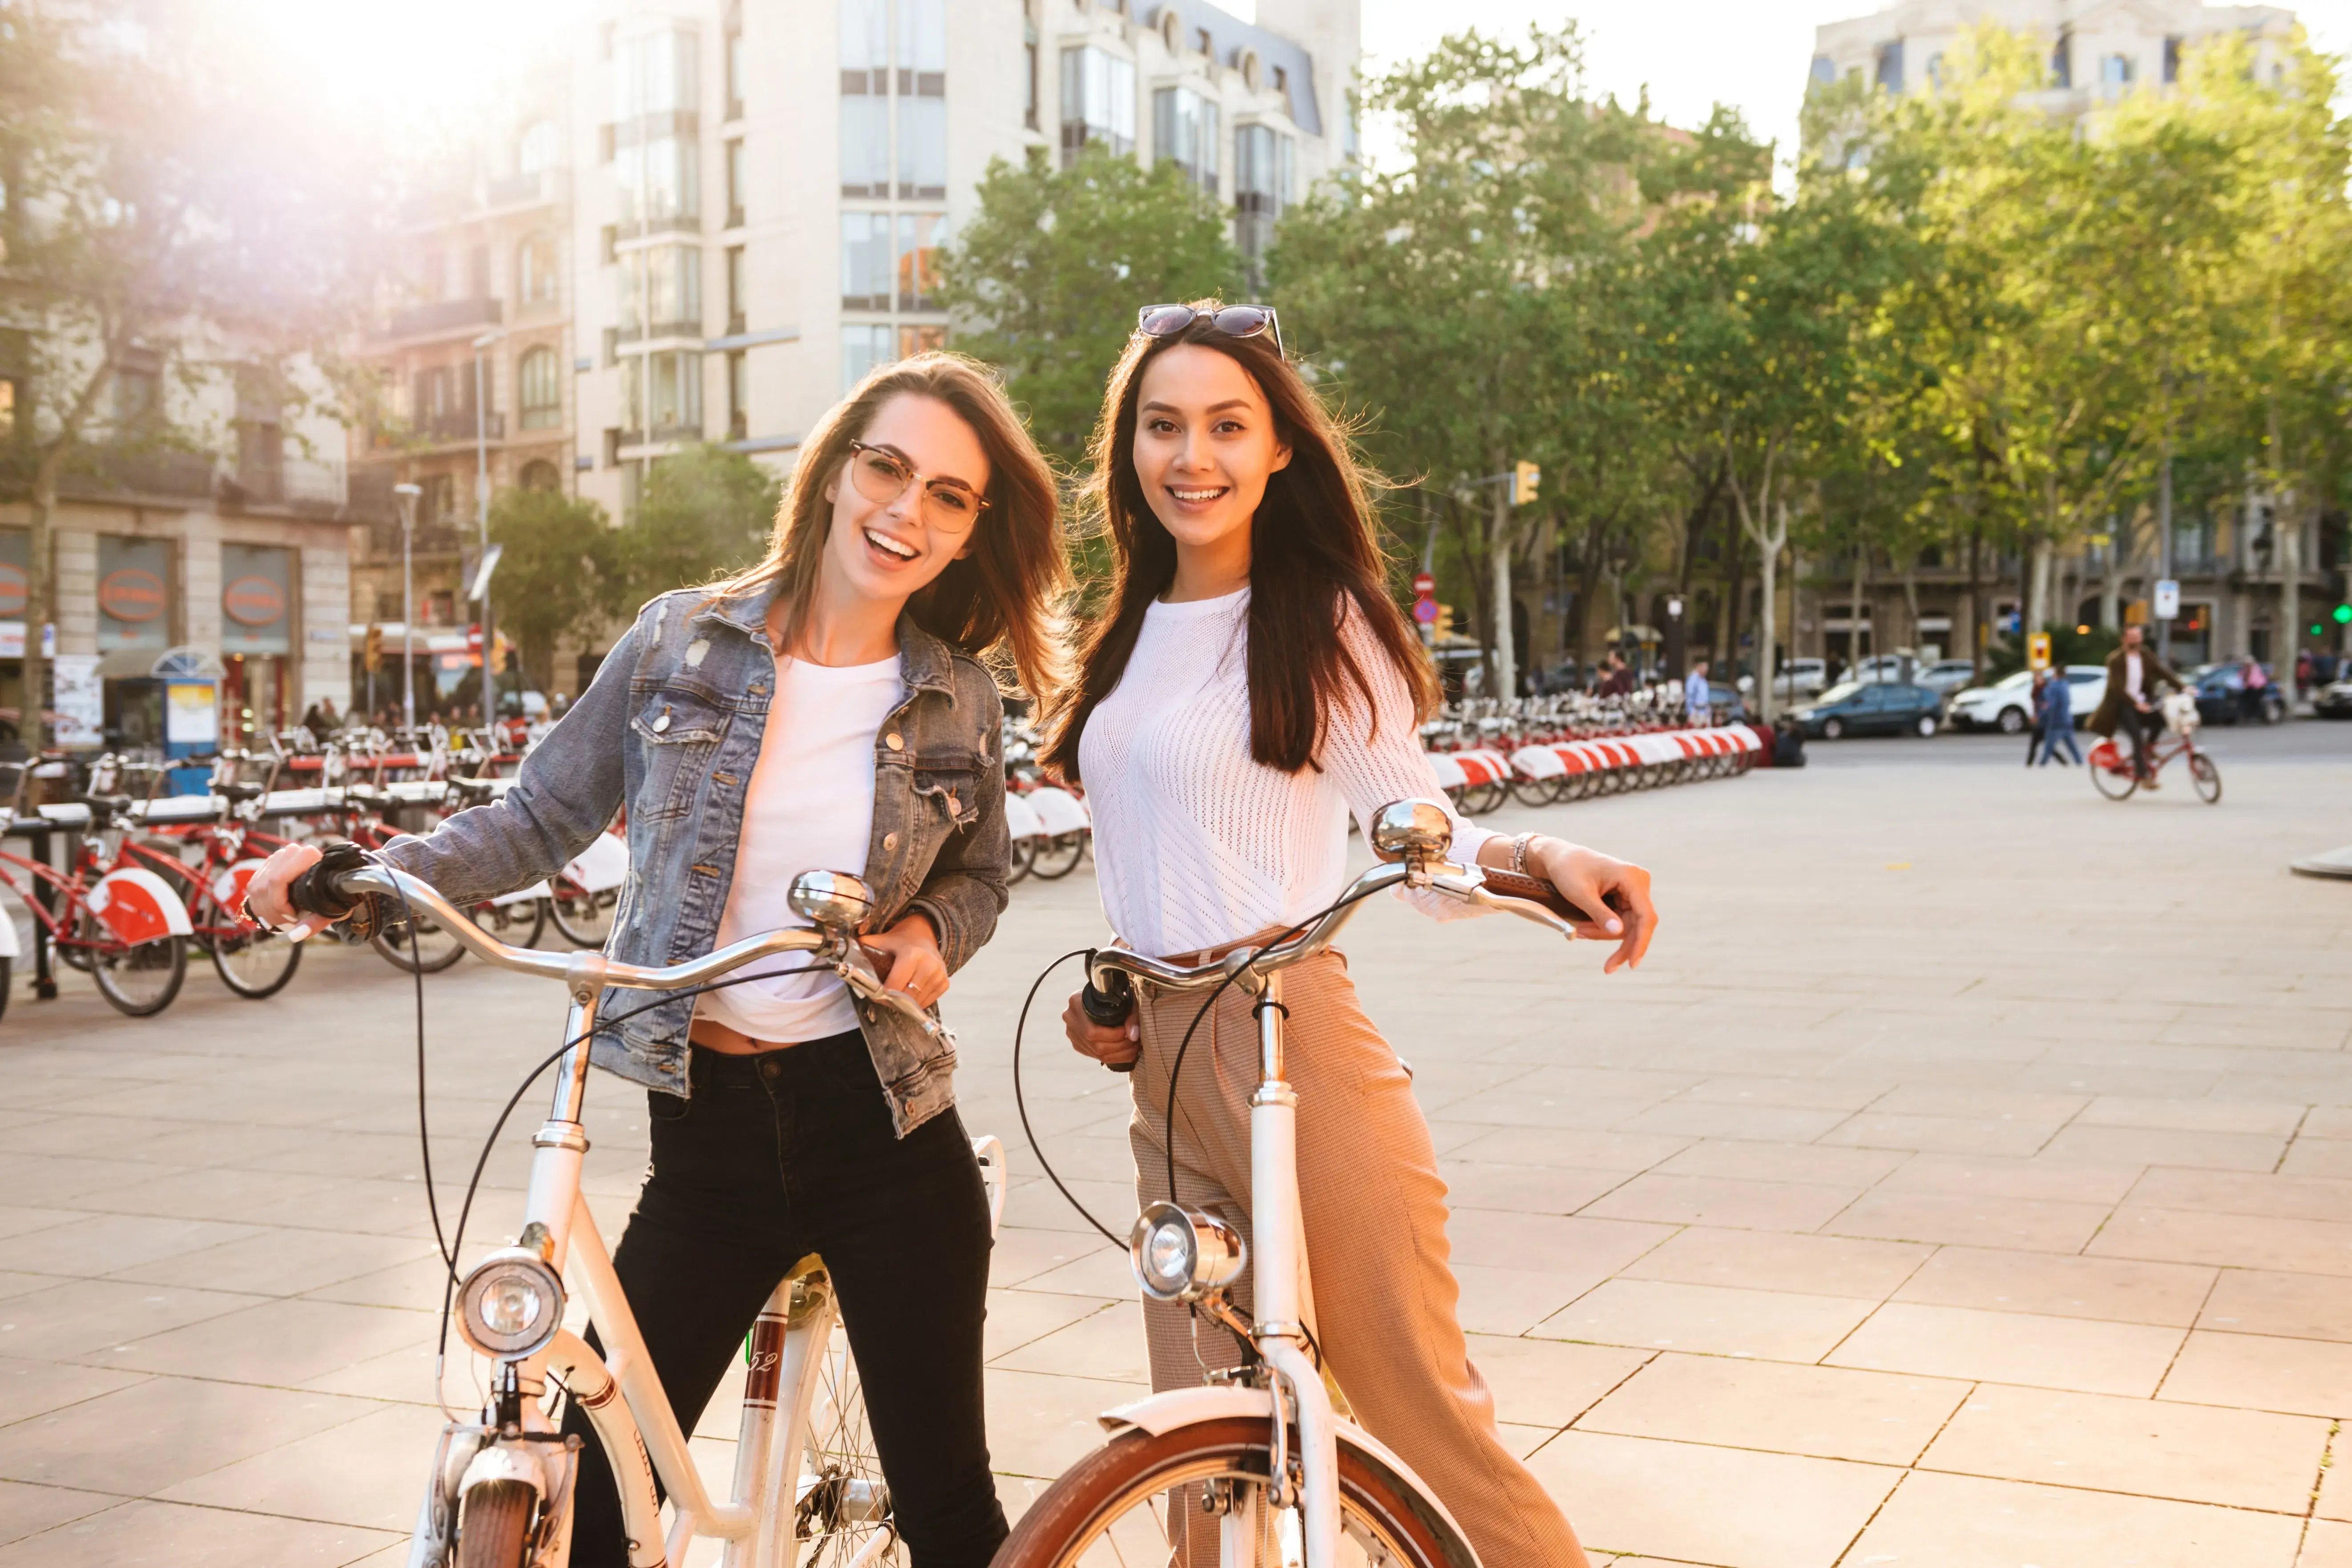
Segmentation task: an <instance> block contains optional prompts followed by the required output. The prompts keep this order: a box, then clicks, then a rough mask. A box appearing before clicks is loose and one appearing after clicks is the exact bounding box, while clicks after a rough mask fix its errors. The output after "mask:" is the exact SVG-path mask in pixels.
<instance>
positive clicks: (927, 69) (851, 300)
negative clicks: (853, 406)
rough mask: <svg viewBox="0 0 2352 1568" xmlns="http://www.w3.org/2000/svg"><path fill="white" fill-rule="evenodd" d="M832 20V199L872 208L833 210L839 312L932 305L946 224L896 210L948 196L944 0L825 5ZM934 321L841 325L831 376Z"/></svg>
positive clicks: (868, 363) (888, 311)
mask: <svg viewBox="0 0 2352 1568" xmlns="http://www.w3.org/2000/svg"><path fill="white" fill-rule="evenodd" d="M836 4H837V5H838V6H839V12H838V15H839V18H840V44H841V52H840V60H839V68H840V80H841V194H842V195H845V196H848V197H852V198H856V199H859V200H861V201H863V202H866V203H871V204H873V205H872V206H870V207H865V208H861V209H855V210H847V211H845V212H843V214H842V215H841V307H842V309H843V310H845V311H857V312H868V311H870V312H872V313H874V314H876V315H877V316H884V317H888V316H892V315H895V314H897V313H898V312H901V311H916V310H923V311H931V310H939V309H940V301H939V265H938V258H939V250H940V245H941V243H942V241H943V238H944V231H945V226H946V219H945V216H944V215H943V214H940V213H938V212H902V211H899V210H898V208H897V207H896V206H895V205H891V204H894V203H898V202H924V203H938V202H940V201H943V200H945V199H946V196H947V191H948V113H947V69H948V15H949V11H948V0H836ZM945 336H946V328H945V326H944V325H943V324H929V323H924V324H910V323H906V322H901V321H887V320H886V321H862V322H860V321H851V322H845V323H844V324H843V326H842V328H841V345H842V346H841V375H842V383H843V384H844V386H845V387H847V386H854V385H856V384H857V383H858V382H859V381H860V380H862V379H863V378H864V377H865V376H866V374H867V373H868V372H870V371H871V370H873V368H874V367H875V366H876V365H878V364H887V363H889V362H890V361H892V360H893V359H896V358H897V357H898V355H899V354H900V353H902V352H914V351H912V350H910V349H905V348H903V347H902V345H903V344H906V343H913V342H932V341H935V340H936V341H944V339H945Z"/></svg>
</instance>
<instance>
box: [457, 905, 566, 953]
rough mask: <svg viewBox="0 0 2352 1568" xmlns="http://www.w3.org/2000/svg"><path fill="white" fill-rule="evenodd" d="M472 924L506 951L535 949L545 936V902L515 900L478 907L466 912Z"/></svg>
mask: <svg viewBox="0 0 2352 1568" xmlns="http://www.w3.org/2000/svg"><path fill="white" fill-rule="evenodd" d="M467 912H468V913H470V914H471V915H472V916H473V917H474V923H475V924H476V925H478V926H479V927H481V928H482V929H483V930H484V931H488V932H489V933H490V934H491V935H492V936H494V937H497V938H498V939H499V941H500V942H505V943H506V944H507V945H508V946H509V947H537V946H538V945H539V939H540V938H541V937H542V936H544V935H546V934H547V900H545V899H517V900H514V901H513V902H512V903H508V904H480V905H477V906H476V907H475V908H474V909H472V910H468V911H467Z"/></svg>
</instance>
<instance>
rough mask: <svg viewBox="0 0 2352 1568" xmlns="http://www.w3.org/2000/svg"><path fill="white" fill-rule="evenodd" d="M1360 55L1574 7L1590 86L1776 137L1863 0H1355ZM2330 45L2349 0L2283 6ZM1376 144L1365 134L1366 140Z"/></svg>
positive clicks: (1680, 121)
mask: <svg viewBox="0 0 2352 1568" xmlns="http://www.w3.org/2000/svg"><path fill="white" fill-rule="evenodd" d="M1362 5H1363V17H1364V52H1365V54H1366V55H1367V56H1368V57H1370V58H1368V59H1367V61H1366V64H1367V65H1368V66H1370V67H1372V68H1378V66H1379V65H1380V63H1381V61H1382V60H1384V59H1386V60H1396V59H1402V58H1408V57H1410V56H1412V55H1416V54H1419V53H1421V52H1423V50H1425V49H1427V48H1428V47H1430V46H1431V45H1433V44H1434V43H1435V42H1436V41H1437V40H1438V39H1439V37H1442V36H1444V34H1446V33H1448V32H1457V31H1460V30H1461V29H1462V28H1464V27H1465V26H1475V27H1477V28H1479V29H1480V30H1481V31H1485V32H1490V33H1491V32H1498V31H1509V32H1518V31H1521V30H1523V29H1525V28H1526V26H1528V24H1529V23H1530V22H1541V23H1543V24H1545V25H1546V26H1559V24H1560V23H1562V22H1564V21H1567V20H1569V19H1570V18H1571V17H1572V18H1574V19H1575V20H1576V21H1577V22H1578V23H1579V24H1580V27H1581V30H1582V31H1583V33H1584V35H1585V40H1586V48H1587V53H1586V56H1585V68H1586V70H1587V72H1588V74H1589V75H1590V77H1591V83H1592V87H1593V89H1594V90H1595V92H1597V93H1614V94H1616V96H1617V97H1618V99H1619V100H1622V101H1623V102H1625V103H1629V104H1630V103H1632V102H1633V101H1634V100H1636V99H1637V98H1638V97H1639V96H1640V94H1641V91H1642V89H1643V85H1644V84H1647V86H1648V87H1649V89H1650V100H1651V102H1652V104H1653V105H1654V109H1655V111H1656V112H1657V113H1659V114H1660V115H1662V116H1663V117H1664V119H1665V120H1667V121H1669V122H1671V123H1673V124H1676V125H1689V126H1696V125H1699V124H1701V123H1704V122H1705V121H1706V117H1707V115H1708V114H1709V113H1710V112H1711V111H1712V110H1713V109H1714V107H1715V105H1716V104H1717V103H1718V102H1721V103H1729V104H1733V105H1735V106H1737V107H1738V109H1739V110H1741V111H1742V112H1743V113H1745V114H1746V115H1747V117H1748V125H1749V127H1750V128H1751V129H1752V130H1754V131H1756V132H1759V134H1762V135H1767V136H1770V137H1772V138H1774V139H1775V140H1776V141H1778V142H1780V152H1781V155H1782V157H1783V158H1786V157H1787V156H1788V155H1789V154H1790V153H1792V152H1793V151H1794V149H1795V147H1796V141H1797V113H1798V110H1799V109H1800V108H1801V105H1802V104H1803V101H1804V95H1805V72H1806V68H1807V67H1808V66H1809V65H1810V64H1811V61H1812V57H1813V29H1814V28H1815V27H1817V26H1820V25H1821V24H1822V23H1824V22H1836V21H1843V20H1844V19H1846V18H1847V17H1850V16H1868V15H1869V14H1870V13H1872V12H1873V11H1875V10H1878V9H1880V6H1879V5H1875V4H1872V3H1871V0H1613V3H1612V4H1609V5H1601V4H1597V3H1595V0H1457V3H1456V4H1454V5H1432V4H1431V3H1430V0H1362ZM2291 8H2292V9H2293V10H2294V12H2295V14H2296V16H2299V17H2300V18H2301V19H2302V21H2303V24H2304V26H2306V27H2308V28H2309V29H2310V30H2311V37H2312V42H2313V43H2314V44H2315V45H2317V46H2318V47H2320V48H2321V49H2322V50H2325V51H2326V52H2328V53H2331V54H2339V55H2340V54H2344V53H2346V52H2347V51H2352V0H2315V3H2313V4H2307V5H2295V6H2292V7H2291ZM1369 151H1370V152H1371V153H1372V155H1373V156H1375V157H1377V156H1378V155H1379V148H1378V146H1377V143H1375V144H1374V145H1373V146H1372V147H1370V149H1369Z"/></svg>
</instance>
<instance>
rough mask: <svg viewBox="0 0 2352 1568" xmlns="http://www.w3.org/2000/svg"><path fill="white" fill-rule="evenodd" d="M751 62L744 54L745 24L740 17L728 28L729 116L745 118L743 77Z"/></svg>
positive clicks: (732, 118)
mask: <svg viewBox="0 0 2352 1568" xmlns="http://www.w3.org/2000/svg"><path fill="white" fill-rule="evenodd" d="M749 68H750V62H749V61H748V60H747V59H746V58H745V57H744V54H743V25H742V22H741V20H740V18H739V19H738V20H737V21H736V22H735V23H734V25H733V26H730V27H729V28H728V29H727V118H728V119H730V120H740V119H742V118H743V79H744V76H745V74H746V72H747V71H748V69H749Z"/></svg>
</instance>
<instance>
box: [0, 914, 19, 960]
mask: <svg viewBox="0 0 2352 1568" xmlns="http://www.w3.org/2000/svg"><path fill="white" fill-rule="evenodd" d="M17 952H18V950H17V947H16V921H15V920H13V919H11V918H10V916H9V914H8V911H7V909H6V907H5V906H0V959H5V958H15V957H16V956H17Z"/></svg>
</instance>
